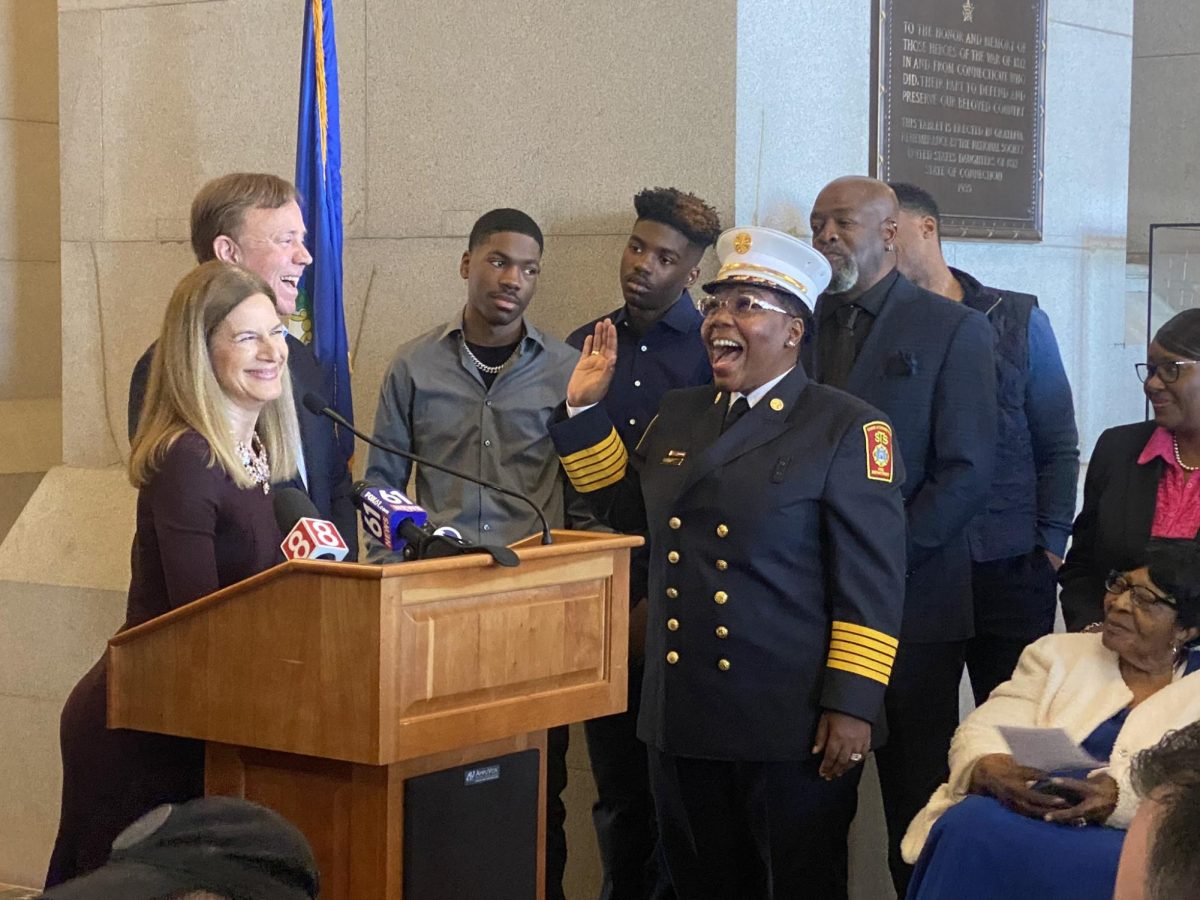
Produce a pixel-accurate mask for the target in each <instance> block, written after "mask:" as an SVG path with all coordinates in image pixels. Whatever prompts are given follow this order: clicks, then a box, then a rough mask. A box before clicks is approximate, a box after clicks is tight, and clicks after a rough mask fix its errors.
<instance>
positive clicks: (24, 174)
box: [0, 118, 58, 262]
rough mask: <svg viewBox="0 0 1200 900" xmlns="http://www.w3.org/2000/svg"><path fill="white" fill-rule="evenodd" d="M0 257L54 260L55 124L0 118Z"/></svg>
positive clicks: (56, 254)
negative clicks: (1, 162) (0, 162)
mask: <svg viewBox="0 0 1200 900" xmlns="http://www.w3.org/2000/svg"><path fill="white" fill-rule="evenodd" d="M0 161H3V164H2V165H0V259H8V260H12V259H20V260H38V261H50V262H53V261H54V260H57V259H58V126H57V125H55V124H54V123H53V122H50V123H46V122H28V121H20V120H17V119H3V118H0Z"/></svg>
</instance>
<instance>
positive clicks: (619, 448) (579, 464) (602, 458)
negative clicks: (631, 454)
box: [563, 442, 628, 478]
mask: <svg viewBox="0 0 1200 900" xmlns="http://www.w3.org/2000/svg"><path fill="white" fill-rule="evenodd" d="M626 459H628V456H627V455H626V453H625V445H624V444H622V443H620V442H618V443H616V444H614V445H612V446H611V447H609V448H608V449H607V450H601V451H599V452H597V453H596V455H594V456H590V457H588V458H587V459H585V460H577V461H576V462H573V463H571V465H569V466H563V468H564V469H566V470H567V474H568V475H570V476H571V477H572V478H586V477H587V476H588V475H589V474H590V473H592V472H598V471H599V470H601V469H607V468H608V467H609V466H611V465H612V464H613V462H614V461H615V462H622V461H624V460H626Z"/></svg>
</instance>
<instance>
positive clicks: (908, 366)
mask: <svg viewBox="0 0 1200 900" xmlns="http://www.w3.org/2000/svg"><path fill="white" fill-rule="evenodd" d="M883 371H884V372H885V373H886V374H888V375H916V374H917V357H916V355H915V354H913V353H912V352H911V351H909V350H897V351H896V352H895V353H893V354H892V355H891V356H889V357H888V358H887V362H886V363H884V367H883Z"/></svg>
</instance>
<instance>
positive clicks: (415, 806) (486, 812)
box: [404, 750, 538, 900]
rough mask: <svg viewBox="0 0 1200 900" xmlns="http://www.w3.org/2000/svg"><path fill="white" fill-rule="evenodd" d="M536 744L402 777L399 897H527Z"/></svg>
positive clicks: (531, 886) (533, 861)
mask: <svg viewBox="0 0 1200 900" xmlns="http://www.w3.org/2000/svg"><path fill="white" fill-rule="evenodd" d="M537 817H538V751H537V750H522V751H520V752H517V753H510V754H508V755H506V756H499V757H496V758H495V759H488V760H483V761H482V762H477V763H471V764H470V765H466V766H458V767H457V768H454V769H446V770H444V771H441V772H433V773H430V774H429V775H420V776H417V777H416V778H410V779H409V780H408V781H406V782H405V783H404V897H405V900H532V898H533V897H534V896H535V892H536V890H537Z"/></svg>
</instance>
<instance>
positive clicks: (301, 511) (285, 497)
mask: <svg viewBox="0 0 1200 900" xmlns="http://www.w3.org/2000/svg"><path fill="white" fill-rule="evenodd" d="M271 503H272V505H273V506H274V508H275V522H276V524H277V525H279V533H280V534H287V533H288V532H289V531H291V530H292V529H293V528H295V527H296V523H297V522H299V521H300V520H301V519H304V518H308V519H319V518H321V514H320V513H319V512H317V508H316V507H315V506H313V502H312V500H311V499H310V498H309V496H308V494H306V493H304V491H302V490H300V488H294V487H292V488H280V489H279V490H277V491H275V492H274V494H273V495H272V500H271Z"/></svg>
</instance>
